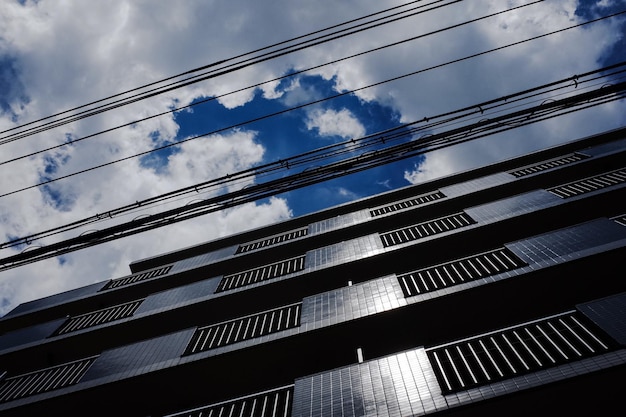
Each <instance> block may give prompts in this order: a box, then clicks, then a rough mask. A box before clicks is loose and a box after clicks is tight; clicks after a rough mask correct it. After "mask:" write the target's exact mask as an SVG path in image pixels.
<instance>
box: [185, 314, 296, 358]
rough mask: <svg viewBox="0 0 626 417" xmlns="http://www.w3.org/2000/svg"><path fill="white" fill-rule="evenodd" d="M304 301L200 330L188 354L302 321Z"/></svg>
mask: <svg viewBox="0 0 626 417" xmlns="http://www.w3.org/2000/svg"><path fill="white" fill-rule="evenodd" d="M301 308H302V304H301V303H298V304H292V305H289V306H286V307H281V308H277V309H274V310H269V311H264V312H262V313H258V314H253V315H250V316H246V317H242V318H239V319H235V320H229V321H226V322H223V323H218V324H212V325H210V326H206V327H202V328H199V329H198V330H196V332H195V333H194V335H193V336H192V338H191V341H190V342H189V345H188V346H187V349H186V350H185V354H186V355H190V354H193V353H198V352H204V351H206V350H209V349H215V348H218V347H221V346H226V345H230V344H233V343H237V342H242V341H244V340H249V339H254V338H256V337H261V336H265V335H268V334H271V333H276V332H280V331H282V330H287V329H291V328H294V327H298V326H299V325H300V312H301Z"/></svg>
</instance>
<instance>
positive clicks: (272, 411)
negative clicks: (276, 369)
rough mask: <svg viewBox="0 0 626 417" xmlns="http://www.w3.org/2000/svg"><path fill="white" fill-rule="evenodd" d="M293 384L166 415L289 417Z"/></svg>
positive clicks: (181, 416) (176, 416)
mask: <svg viewBox="0 0 626 417" xmlns="http://www.w3.org/2000/svg"><path fill="white" fill-rule="evenodd" d="M292 404H293V385H289V386H286V387H282V388H278V389H275V390H271V391H266V392H262V393H259V394H254V395H250V396H246V397H241V398H238V399H235V400H231V401H224V402H221V403H218V404H213V405H209V406H206V407H200V408H196V409H193V410H189V411H184V412H181V413H177V414H171V415H169V416H167V417H290V416H291V406H292Z"/></svg>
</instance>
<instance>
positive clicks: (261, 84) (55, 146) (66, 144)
mask: <svg viewBox="0 0 626 417" xmlns="http://www.w3.org/2000/svg"><path fill="white" fill-rule="evenodd" d="M542 1H544V0H537V1H534V2H532V3H527V4H523V5H520V6H516V7H512V8H510V9H506V10H502V11H499V12H495V13H492V14H489V15H485V16H482V17H479V18H476V19H472V20H467V21H464V22H462V23H458V24H455V25H451V26H448V27H445V28H442V29H438V30H434V31H431V32H428V33H424V34H422V35H418V36H414V37H411V38H407V39H403V40H401V41H397V42H393V43H389V44H386V45H383V46H380V47H377V48H372V49H369V50H366V51H363V52H359V53H357V54H353V55H349V56H346V57H343V58H339V59H335V60H333V61H329V62H326V63H324V64H319V65H315V66H313V67H309V68H306V69H303V70H299V71H295V72H291V73H289V74H285V75H282V76H280V77H276V78H273V79H270V80H267V81H263V82H260V83H256V84H253V85H250V86H247V87H243V88H239V89H237V90H233V91H230V92H227V93H223V94H220V95H216V96H213V97H210V98H207V99H203V100H197V101H194V102H193V103H191V104H189V105H186V106H181V107H177V108H173V109H170V110H167V111H165V112H161V113H157V114H154V115H151V116H148V117H144V118H142V119H137V120H133V121H131V122H128V123H125V124H122V125H118V126H115V127H112V128H109V129H105V130H102V131H99V132H96V133H92V134H90V135H87V136H83V137H81V138H76V139H72V140H70V141H67V142H63V143H60V144H58V145H54V146H51V147H48V148H45V149H41V150H39V151H35V152H31V153H29V154H25V155H22V156H18V157H14V158H12V159H8V160H5V161H2V162H0V165H5V164H8V163H11V162H15V161H18V160H21V159H25V158H29V157H32V156H35V155H38V154H40V153H44V152H48V151H51V150H54V149H58V148H62V147H65V146H69V145H74V144H76V143H78V142H81V141H84V140H86V139H91V138H93V137H96V136H99V135H102V134H104V133H110V132H112V131H115V130H118V129H121V128H124V127H128V126H132V125H135V124H137V123H141V122H144V121H147V120H150V119H154V118H157V117H160V116H164V115H166V114H170V113H175V112H177V111H180V110H184V109H188V108H191V107H194V106H198V105H200V104H204V103H208V102H210V101H214V100H218V99H220V98H223V97H226V96H229V95H232V94H236V93H241V92H243V91H246V90H250V89H253V88H257V87H261V86H263V85H266V84H270V83H274V82H277V81H282V80H285V79H287V78H291V77H294V76H296V75H300V74H304V73H307V72H310V71H313V70H316V69H320V68H323V67H325V66H328V65H332V64H336V63H339V62H341V61H346V60H348V59H352V58H356V57H359V56H363V55H366V54H369V53H372V52H377V51H380V50H383V49H386V48H390V47H393V46H398V45H400V44H403V43H407V42H411V41H414V40H418V39H422V38H425V37H427V36H431V35H434V34H438V33H441V32H445V31H447V30H452V29H456V28H458V27H461V26H464V25H468V24H471V23H475V22H478V21H480V20H484V19H488V18H491V17H494V16H498V15H500V14H503V13H507V12H510V11H514V10H517V9H521V8H523V7H527V6H530V5H533V4H536V3H540V2H542ZM51 128H52V127H50V128H49V129H51ZM44 130H47V129H42V130H41V131H44ZM39 132H40V131H37V132H32V133H28V134H24V135H23V136H16V137H15V138H11V141H13V140H17V139H21V138H22V137H26V136H30V135H32V134H35V133H39ZM1 144H2V143H1V142H0V145H1Z"/></svg>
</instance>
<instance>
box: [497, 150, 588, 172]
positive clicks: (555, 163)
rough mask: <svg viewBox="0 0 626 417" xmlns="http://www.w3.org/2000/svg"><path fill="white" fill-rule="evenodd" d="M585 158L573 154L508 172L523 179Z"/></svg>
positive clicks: (581, 155)
mask: <svg viewBox="0 0 626 417" xmlns="http://www.w3.org/2000/svg"><path fill="white" fill-rule="evenodd" d="M587 158H589V156H588V155H585V154H580V153H573V154H571V155H567V156H563V157H560V158H556V159H551V160H548V161H544V162H540V163H538V164H534V165H529V166H526V167H523V168H520V169H518V170H515V171H511V172H509V174H511V175H513V176H515V177H517V178H519V177H524V176H526V175H531V174H536V173H537V172H542V171H546V170H548V169H553V168H557V167H560V166H562V165H567V164H571V163H573V162H578V161H582V160H583V159H587Z"/></svg>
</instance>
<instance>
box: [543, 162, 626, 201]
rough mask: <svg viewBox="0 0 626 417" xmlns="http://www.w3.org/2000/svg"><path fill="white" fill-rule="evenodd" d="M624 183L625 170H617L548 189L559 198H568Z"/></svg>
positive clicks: (625, 177) (625, 178)
mask: <svg viewBox="0 0 626 417" xmlns="http://www.w3.org/2000/svg"><path fill="white" fill-rule="evenodd" d="M625 182H626V169H624V168H622V169H618V170H616V171H613V172H608V173H606V174H601V175H596V176H595V177H590V178H586V179H583V180H580V181H574V182H570V183H568V184H565V185H560V186H558V187H554V188H550V189H548V191H550V192H551V193H553V194H556V195H557V196H559V197H561V198H569V197H574V196H577V195H581V194H585V193H590V192H592V191H597V190H601V189H603V188H606V187H611V186H613V185H618V184H623V183H625Z"/></svg>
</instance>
